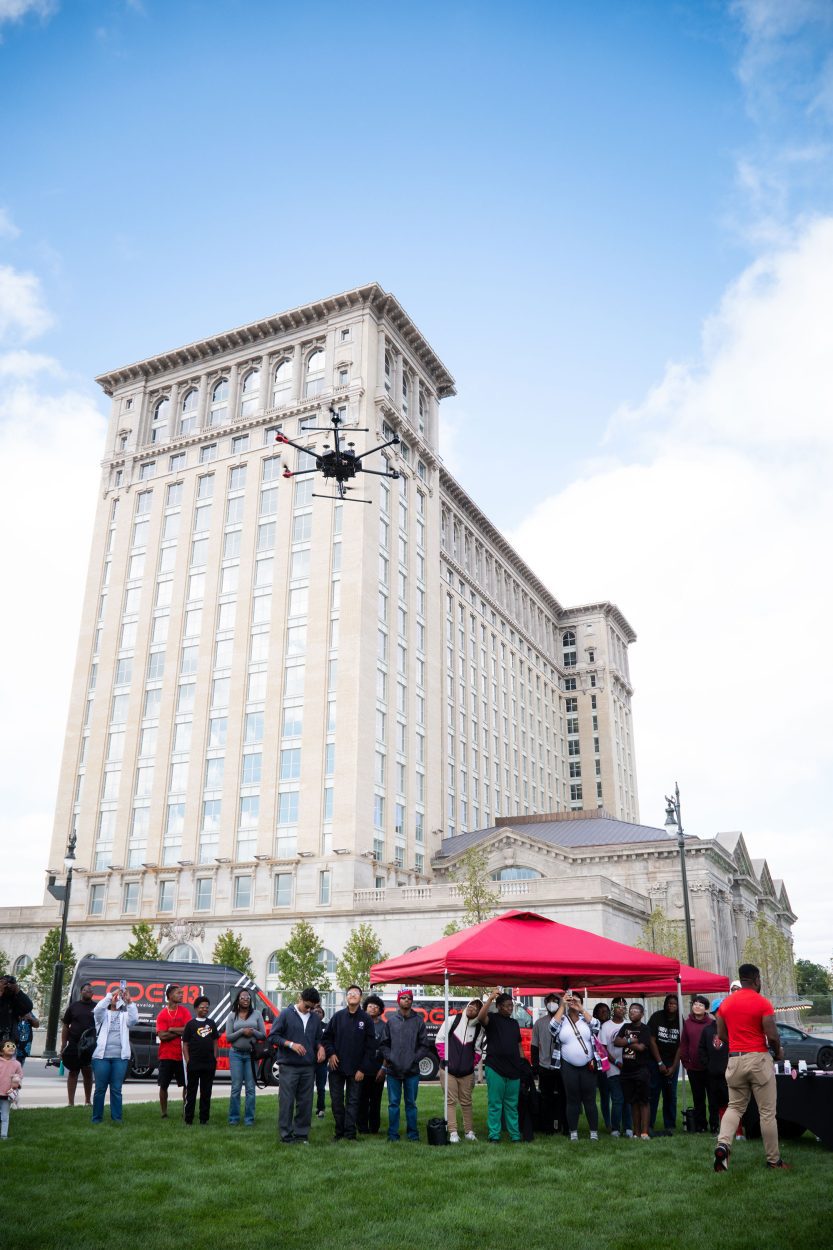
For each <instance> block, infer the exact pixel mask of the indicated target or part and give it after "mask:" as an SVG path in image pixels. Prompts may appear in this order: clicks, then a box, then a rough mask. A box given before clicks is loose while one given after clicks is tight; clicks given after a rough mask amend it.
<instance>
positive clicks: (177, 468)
mask: <svg viewBox="0 0 833 1250" xmlns="http://www.w3.org/2000/svg"><path fill="white" fill-rule="evenodd" d="M184 468H185V452H184V451H178V452H177V453H176V454H175V455H173V456H171V458H170V460H169V461H168V469H169V470H170V472H171V473H181V472H182V470H183V469H184ZM119 472H121V469H120V470H119ZM116 485H117V486H120V485H121V481H120V480H119V481H118V482H116Z"/></svg>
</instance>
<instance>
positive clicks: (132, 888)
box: [121, 881, 139, 916]
mask: <svg viewBox="0 0 833 1250" xmlns="http://www.w3.org/2000/svg"><path fill="white" fill-rule="evenodd" d="M121 909H122V911H123V912H124V914H125V915H126V916H135V915H137V913H138V911H139V882H138V881H126V882H125V883H124V892H123V895H122V905H121Z"/></svg>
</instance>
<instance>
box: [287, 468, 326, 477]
mask: <svg viewBox="0 0 833 1250" xmlns="http://www.w3.org/2000/svg"><path fill="white" fill-rule="evenodd" d="M317 472H318V470H317V469H288V468H287V469H284V471H283V476H284V477H309V476H310V474H311V473H317Z"/></svg>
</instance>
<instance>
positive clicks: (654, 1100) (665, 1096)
mask: <svg viewBox="0 0 833 1250" xmlns="http://www.w3.org/2000/svg"><path fill="white" fill-rule="evenodd" d="M650 1071H651V1115H650V1119H649V1121H648V1122H649V1124H650V1126H651V1128H653V1127H654V1121H655V1120H656V1118H657V1111H658V1110H659V1100H660V1095H662V1127H663V1128H664V1129H665V1131H666V1132H668V1130H669V1129H673V1128H674V1127H675V1126H676V1123H677V1077H678V1076H679V1075H680V1065H679V1064H677V1066H676V1068H674V1069H673V1070H672V1071H671V1072H667V1073H663V1072H660V1070H659V1065H658V1064H657V1063H656V1061H655V1060H653V1059H652V1060H651V1066H650Z"/></svg>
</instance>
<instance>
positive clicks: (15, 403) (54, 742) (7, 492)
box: [0, 269, 104, 905]
mask: <svg viewBox="0 0 833 1250" xmlns="http://www.w3.org/2000/svg"><path fill="white" fill-rule="evenodd" d="M0 274H2V275H3V277H4V279H5V285H2V284H0V291H5V293H6V295H7V296H8V295H9V294H10V293H11V296H12V298H11V299H10V300H9V301H8V302H7V303H5V304H2V301H0V307H2V308H3V309H4V310H5V312H6V316H5V317H4V318H1V317H0V329H2V330H3V331H4V332H5V333H6V335H7V337H12V338H14V337H16V336H18V335H20V334H23V335H24V336H25V337H30V336H31V335H33V334H34V333H35V332H36V328H37V326H38V325H40V326H45V325H47V324H48V323H49V314H48V312H47V311H46V309H45V307H44V305H43V303H42V300H41V297H40V290H39V287H38V284H37V280H36V279H35V278H33V277H31V275H23V277H24V278H25V279H28V281H26V282H24V283H21V282H20V281H19V279H20V277H21V275H19V274H17V273H15V271H13V270H9V269H4V270H0ZM21 292H22V293H23V294H22V296H21ZM0 382H1V383H2V384H0V533H2V534H3V535H4V541H3V549H2V550H3V554H2V584H3V587H4V591H5V593H4V611H3V612H2V614H0V654H2V655H3V657H4V662H3V664H2V665H0V706H2V707H3V708H4V709H5V710H6V714H5V715H4V717H3V718H2V720H0V795H2V811H3V839H4V844H5V845H8V846H13V847H15V848H16V850H15V855H14V861H15V862H14V865H13V866H12V868H11V870H10V871H9V872H8V873H4V874H3V876H2V881H0V905H10V904H26V903H34V902H39V901H40V894H41V883H42V879H43V878H42V873H43V869H44V867H46V859H47V854H48V849H49V843H50V839H51V831H52V821H53V808H54V800H55V791H56V785H57V778H58V768H59V764H60V757H61V748H62V743H63V737H64V730H65V720H66V714H67V707H68V696H69V686H70V680H71V674H72V670H73V664H74V659H75V646H76V639H77V630H76V622H77V621H78V620H79V619H80V613H81V598H82V595H83V591H84V584H85V580H86V565H87V557H88V554H89V543H90V535H91V532H92V521H93V509H94V507H95V499H96V492H97V485H98V476H99V470H98V462H99V460H100V457H101V446H102V436H103V428H104V418H103V417H102V415H101V414H100V412H99V411H98V409H97V408H96V406H95V404H94V402H93V400H92V399H91V398H90V397H89V396H88V395H86V394H84V393H83V392H81V391H79V390H76V389H74V388H73V387H72V386H71V385H70V384H68V383H67V382H66V380H65V379H64V374H63V371H62V369H61V368H60V366H59V365H58V363H57V362H56V361H55V360H53V359H51V358H50V357H49V356H46V355H40V354H37V353H34V352H30V351H26V350H23V349H17V350H11V351H7V352H5V353H3V354H0Z"/></svg>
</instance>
